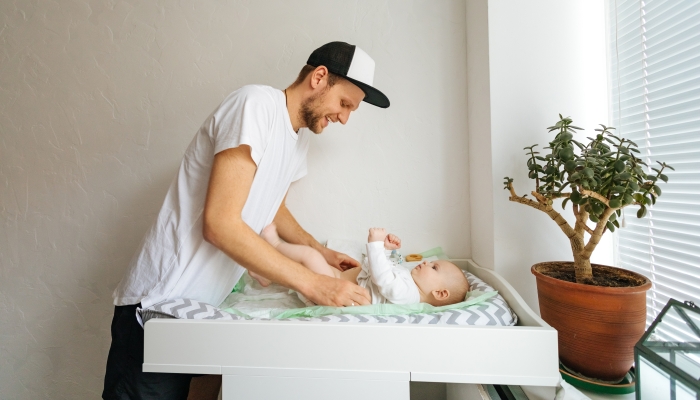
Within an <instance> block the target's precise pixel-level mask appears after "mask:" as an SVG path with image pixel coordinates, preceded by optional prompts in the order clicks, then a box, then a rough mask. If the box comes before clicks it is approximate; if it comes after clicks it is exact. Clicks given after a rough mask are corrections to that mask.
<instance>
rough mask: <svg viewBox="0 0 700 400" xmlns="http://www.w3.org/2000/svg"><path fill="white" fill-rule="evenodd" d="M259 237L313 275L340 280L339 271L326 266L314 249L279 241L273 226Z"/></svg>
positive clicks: (269, 226)
mask: <svg viewBox="0 0 700 400" xmlns="http://www.w3.org/2000/svg"><path fill="white" fill-rule="evenodd" d="M260 236H262V237H263V239H265V240H266V241H267V242H268V243H270V244H271V245H272V246H274V247H275V248H276V249H277V251H279V252H280V253H282V254H284V255H285V256H287V257H289V258H291V259H292V260H294V261H296V262H298V263H300V264H302V265H303V266H305V267H306V268H308V269H310V270H312V271H314V272H315V273H317V274H321V275H326V276H330V277H332V278H340V271H338V270H337V269H335V268H333V267H332V266H330V265H328V263H327V262H326V259H325V258H323V255H321V253H319V252H318V251H317V250H316V249H313V248H311V247H309V246H304V245H299V244H292V243H286V242H284V241H282V240H280V237H279V235H277V227H276V226H275V224H270V225H268V226H267V227H265V229H263V231H262V233H261V234H260Z"/></svg>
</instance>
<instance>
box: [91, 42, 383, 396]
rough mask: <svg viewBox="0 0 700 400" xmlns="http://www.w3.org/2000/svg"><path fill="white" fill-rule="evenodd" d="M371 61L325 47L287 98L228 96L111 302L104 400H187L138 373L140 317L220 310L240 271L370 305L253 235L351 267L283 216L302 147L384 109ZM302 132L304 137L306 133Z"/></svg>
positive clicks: (253, 93) (162, 377) (309, 293)
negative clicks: (168, 310)
mask: <svg viewBox="0 0 700 400" xmlns="http://www.w3.org/2000/svg"><path fill="white" fill-rule="evenodd" d="M373 77H374V61H373V60H372V59H371V58H370V57H369V56H368V55H367V54H366V53H365V52H364V51H362V50H361V49H360V48H358V47H356V46H353V45H350V44H347V43H344V42H331V43H327V44H325V45H323V46H321V47H319V48H318V49H316V50H314V52H313V53H312V54H311V56H310V57H309V59H308V61H307V65H306V66H305V67H304V68H303V69H302V71H301V72H300V74H299V77H298V78H297V80H296V81H295V82H294V83H293V84H292V85H291V86H289V87H288V88H287V89H285V90H284V91H280V90H277V89H274V88H271V87H268V86H260V85H249V86H244V87H242V88H241V89H239V90H237V91H235V92H233V93H232V94H231V95H229V96H228V97H227V98H226V99H225V100H224V101H223V102H222V103H221V105H219V107H218V108H217V109H216V110H215V111H214V112H213V113H212V114H211V115H210V116H209V117H208V118H207V120H206V121H205V122H204V124H203V125H202V127H201V128H200V130H199V131H198V133H197V134H196V135H195V137H194V139H193V141H192V143H190V145H189V147H188V149H187V151H186V152H185V155H184V157H183V161H182V163H181V165H180V169H179V171H178V174H177V177H176V179H175V180H174V181H173V183H172V184H171V186H170V189H169V190H168V194H167V195H166V198H165V202H164V204H163V206H162V208H161V210H160V213H159V215H158V218H157V220H156V222H155V223H154V224H153V226H152V227H151V229H150V230H149V231H148V233H147V234H146V236H145V238H144V241H143V243H142V246H141V248H140V249H139V251H137V253H136V255H135V256H134V259H133V260H132V262H131V265H130V267H129V269H128V271H127V273H126V275H125V276H124V278H123V279H122V281H121V282H120V284H119V286H118V287H117V288H116V289H115V291H114V304H115V311H114V318H113V320H112V328H111V329H112V346H111V348H110V351H109V357H108V360H107V372H106V375H105V387H104V392H103V394H102V396H103V398H105V399H151V398H158V399H185V398H187V393H188V390H189V386H190V378H191V377H190V376H188V375H183V374H154V373H143V372H141V368H142V363H143V329H142V328H141V326H140V325H139V324H138V322H137V321H136V317H135V311H136V308H137V307H143V308H147V307H150V306H152V305H154V304H156V303H158V302H160V301H163V300H167V299H173V298H192V299H197V300H200V301H204V302H208V303H210V304H213V305H218V304H219V303H220V302H221V301H222V300H223V299H224V298H225V297H226V296H227V295H228V294H229V293H230V292H231V290H232V289H233V286H234V285H235V284H236V282H237V281H238V280H239V279H240V277H241V275H242V274H243V273H244V272H245V269H248V270H249V271H250V273H251V274H252V275H254V276H256V278H257V279H259V280H261V281H267V280H270V281H273V282H276V283H278V284H280V285H283V286H285V287H288V288H291V289H294V290H296V291H298V292H300V293H301V294H303V295H304V296H306V297H307V298H308V299H310V300H312V301H313V302H315V303H317V304H322V305H331V306H354V305H365V304H369V303H370V296H369V293H368V292H367V290H366V289H364V288H361V287H359V286H357V285H355V284H352V283H351V282H348V281H343V280H340V279H335V278H331V277H328V276H324V275H317V274H315V273H313V272H311V271H310V270H308V269H307V268H304V267H303V266H302V265H301V264H298V263H296V262H294V261H292V260H290V259H288V258H286V257H284V256H283V255H282V254H280V253H279V252H277V251H276V250H275V249H274V248H273V247H272V246H271V245H269V244H268V243H267V242H266V241H265V240H263V239H262V238H261V237H260V236H259V233H260V232H261V231H262V229H263V228H264V227H265V226H267V225H268V224H270V223H271V222H275V224H276V225H277V228H278V231H279V234H280V236H281V237H282V238H283V239H284V240H285V241H287V242H290V243H297V244H304V245H308V246H311V247H313V248H315V249H317V250H318V251H320V252H321V253H322V254H323V256H324V258H325V259H326V260H327V261H328V263H329V264H330V265H333V266H334V267H336V268H338V269H340V270H344V269H348V268H352V267H357V266H359V263H358V262H357V261H356V260H353V259H352V258H350V257H348V256H347V255H345V254H342V253H337V252H335V251H332V250H330V249H327V248H325V247H323V246H322V245H321V244H320V243H319V242H318V241H316V240H315V239H314V238H313V237H312V236H311V235H309V234H308V233H307V232H306V231H304V230H303V229H302V228H301V226H299V224H298V223H297V222H296V220H295V219H294V217H293V216H292V214H291V213H290V212H289V210H288V209H287V207H286V206H285V204H284V199H285V197H286V193H287V190H288V188H289V185H290V184H291V182H293V181H295V180H297V179H300V178H301V177H303V176H304V175H305V174H306V152H307V149H308V143H309V138H310V136H312V135H311V133H310V132H313V133H317V134H318V133H321V132H322V131H323V129H324V128H325V127H327V126H328V124H330V123H335V122H340V123H342V124H345V123H347V121H348V118H349V117H350V113H351V112H352V111H355V110H356V109H357V108H358V107H359V105H360V102H361V101H365V102H368V103H370V104H373V105H376V106H379V107H382V108H386V107H388V106H389V100H388V99H387V97H386V96H385V95H384V94H382V93H381V92H380V91H378V90H377V89H375V88H373V87H372V86H371V85H372V80H373ZM309 131H310V132H309Z"/></svg>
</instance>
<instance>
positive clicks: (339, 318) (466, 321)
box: [138, 272, 518, 326]
mask: <svg viewBox="0 0 700 400" xmlns="http://www.w3.org/2000/svg"><path fill="white" fill-rule="evenodd" d="M465 275H466V276H467V280H468V281H469V286H470V290H472V291H474V290H478V291H482V292H491V291H494V289H493V288H492V287H491V286H489V285H488V284H487V283H486V282H484V281H482V280H481V279H479V278H477V277H476V276H474V275H472V274H470V273H468V272H465ZM290 296H291V295H290ZM138 315H139V317H140V319H141V321H143V323H145V322H146V321H148V320H149V319H151V318H179V319H213V320H229V321H233V320H260V321H264V320H270V318H265V317H251V316H249V315H247V314H244V313H237V312H236V310H235V309H231V308H228V309H227V311H224V310H222V309H220V308H218V307H214V306H212V305H210V304H207V303H203V302H200V301H196V300H191V299H174V300H166V301H163V302H160V303H157V304H155V305H153V306H151V307H150V308H148V309H144V310H141V309H139V310H138ZM278 321H318V322H349V323H393V324H401V323H403V324H421V325H429V324H448V325H500V326H511V325H515V324H516V323H517V321H518V317H517V315H515V313H514V312H513V311H512V310H511V309H510V307H509V306H508V304H507V303H506V301H505V300H504V299H503V297H501V295H496V296H493V297H491V298H489V299H487V300H485V301H484V302H483V303H480V304H476V305H473V306H470V307H467V308H464V309H457V310H447V311H443V312H437V313H431V314H411V315H382V316H378V315H328V316H324V317H318V318H293V319H282V320H278Z"/></svg>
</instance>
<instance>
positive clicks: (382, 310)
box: [271, 291, 498, 319]
mask: <svg viewBox="0 0 700 400" xmlns="http://www.w3.org/2000/svg"><path fill="white" fill-rule="evenodd" d="M496 294H498V292H495V291H494V292H479V291H473V292H469V295H468V297H467V300H465V301H463V302H461V303H456V304H450V305H449V306H441V307H434V306H431V305H430V304H427V303H418V304H372V305H368V306H355V307H328V306H315V307H305V308H294V309H291V310H284V311H273V312H272V314H271V316H272V319H285V318H304V317H305V318H313V317H323V316H326V315H338V314H354V315H360V314H361V315H408V314H429V313H437V312H441V311H447V310H455V309H460V308H466V307H469V306H473V305H475V304H479V303H483V302H484V301H486V300H487V299H490V298H491V297H493V296H495V295H496Z"/></svg>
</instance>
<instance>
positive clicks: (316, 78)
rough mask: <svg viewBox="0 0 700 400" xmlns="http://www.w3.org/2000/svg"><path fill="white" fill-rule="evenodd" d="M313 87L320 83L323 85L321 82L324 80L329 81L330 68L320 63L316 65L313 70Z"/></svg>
mask: <svg viewBox="0 0 700 400" xmlns="http://www.w3.org/2000/svg"><path fill="white" fill-rule="evenodd" d="M310 75H311V88H312V89H316V88H317V87H318V86H319V85H321V82H323V81H324V80H325V81H326V82H328V81H327V80H326V79H327V78H328V68H326V67H325V66H323V65H319V66H318V67H316V69H315V70H313V71H312V72H311V74H310Z"/></svg>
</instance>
